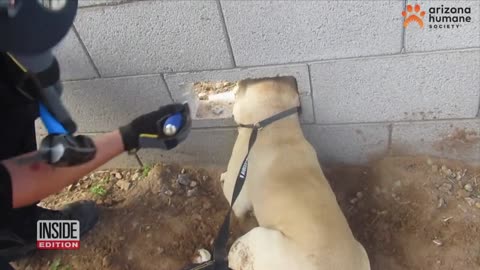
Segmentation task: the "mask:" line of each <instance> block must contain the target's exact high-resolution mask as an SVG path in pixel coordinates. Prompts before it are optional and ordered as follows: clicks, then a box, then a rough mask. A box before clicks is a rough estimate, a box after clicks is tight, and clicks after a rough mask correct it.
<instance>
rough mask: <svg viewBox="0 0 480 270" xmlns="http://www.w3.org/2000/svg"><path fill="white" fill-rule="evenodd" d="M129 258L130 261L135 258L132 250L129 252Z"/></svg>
mask: <svg viewBox="0 0 480 270" xmlns="http://www.w3.org/2000/svg"><path fill="white" fill-rule="evenodd" d="M127 260H129V261H131V260H133V254H132V252H131V251H130V252H128V256H127Z"/></svg>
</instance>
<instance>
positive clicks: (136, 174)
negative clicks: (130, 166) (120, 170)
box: [132, 172, 140, 181]
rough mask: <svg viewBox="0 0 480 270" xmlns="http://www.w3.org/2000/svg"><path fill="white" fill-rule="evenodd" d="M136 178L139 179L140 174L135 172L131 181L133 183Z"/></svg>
mask: <svg viewBox="0 0 480 270" xmlns="http://www.w3.org/2000/svg"><path fill="white" fill-rule="evenodd" d="M138 178H140V173H138V172H137V173H134V174H133V175H132V180H133V181H135V180H137V179H138Z"/></svg>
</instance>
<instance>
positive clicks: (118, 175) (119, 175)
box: [115, 172, 123, 179]
mask: <svg viewBox="0 0 480 270" xmlns="http://www.w3.org/2000/svg"><path fill="white" fill-rule="evenodd" d="M115 178H117V179H122V178H123V175H122V174H121V173H119V172H117V173H115Z"/></svg>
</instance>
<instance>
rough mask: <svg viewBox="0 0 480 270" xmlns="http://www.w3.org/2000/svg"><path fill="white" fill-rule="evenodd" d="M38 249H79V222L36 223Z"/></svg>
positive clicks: (55, 221)
mask: <svg viewBox="0 0 480 270" xmlns="http://www.w3.org/2000/svg"><path fill="white" fill-rule="evenodd" d="M37 248H38V249H67V250H72V249H79V248H80V222H79V221H78V220H39V221H37Z"/></svg>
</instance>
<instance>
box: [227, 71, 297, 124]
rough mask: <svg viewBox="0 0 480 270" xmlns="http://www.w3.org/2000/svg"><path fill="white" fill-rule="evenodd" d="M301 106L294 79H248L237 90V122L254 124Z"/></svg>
mask: <svg viewBox="0 0 480 270" xmlns="http://www.w3.org/2000/svg"><path fill="white" fill-rule="evenodd" d="M296 106H300V100H299V96H298V89H297V81H296V80H295V78H294V77H291V76H289V77H275V78H264V79H246V80H242V81H239V82H238V83H237V87H236V89H235V104H234V106H233V117H234V119H235V122H237V123H239V124H240V123H241V124H253V123H256V122H258V121H260V120H263V119H265V118H267V117H270V116H272V115H274V114H277V113H279V112H281V111H284V110H287V109H290V108H292V107H296Z"/></svg>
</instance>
